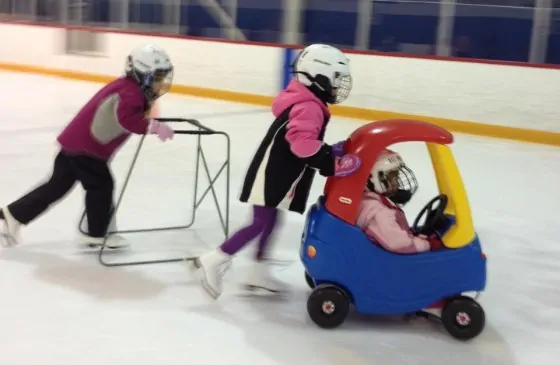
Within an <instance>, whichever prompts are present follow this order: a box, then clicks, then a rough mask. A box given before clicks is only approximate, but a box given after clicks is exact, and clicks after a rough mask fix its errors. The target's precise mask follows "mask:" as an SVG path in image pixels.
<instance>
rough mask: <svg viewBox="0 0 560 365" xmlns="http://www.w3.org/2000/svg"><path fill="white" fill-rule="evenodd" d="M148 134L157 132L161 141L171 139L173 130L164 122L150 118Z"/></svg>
mask: <svg viewBox="0 0 560 365" xmlns="http://www.w3.org/2000/svg"><path fill="white" fill-rule="evenodd" d="M148 134H157V136H158V138H159V139H160V140H162V141H164V142H165V141H166V140H168V139H173V135H174V134H175V131H174V130H173V129H172V128H171V127H170V126H168V125H167V124H165V123H162V122H158V121H157V120H152V121H151V122H150V126H149V127H148Z"/></svg>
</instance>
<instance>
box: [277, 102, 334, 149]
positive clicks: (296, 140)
mask: <svg viewBox="0 0 560 365" xmlns="http://www.w3.org/2000/svg"><path fill="white" fill-rule="evenodd" d="M324 119H325V116H324V114H323V110H322V109H321V107H320V106H319V105H317V103H315V102H313V101H307V102H303V103H299V104H296V105H294V107H293V108H292V110H291V111H290V115H289V122H288V126H287V132H286V140H287V141H288V143H289V144H290V150H291V151H292V153H293V154H294V155H296V156H297V157H300V158H306V157H310V156H313V155H314V154H316V153H317V152H319V150H320V149H321V146H322V145H323V142H322V141H320V140H319V133H321V129H322V127H323V123H324Z"/></svg>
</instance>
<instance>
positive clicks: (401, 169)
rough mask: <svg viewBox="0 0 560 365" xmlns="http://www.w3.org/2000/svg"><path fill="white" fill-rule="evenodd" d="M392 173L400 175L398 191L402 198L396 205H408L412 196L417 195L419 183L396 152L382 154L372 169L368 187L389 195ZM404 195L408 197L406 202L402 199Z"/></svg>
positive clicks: (394, 192)
mask: <svg viewBox="0 0 560 365" xmlns="http://www.w3.org/2000/svg"><path fill="white" fill-rule="evenodd" d="M391 172H397V173H398V175H397V181H398V188H397V191H398V192H399V193H400V194H399V195H400V196H399V199H398V201H395V203H397V204H406V203H407V202H408V200H410V198H411V197H412V195H414V193H416V190H417V189H418V182H417V181H416V177H415V176H414V173H413V172H412V170H410V169H409V168H408V166H406V164H405V163H404V161H403V159H402V157H401V156H400V155H399V154H398V153H396V152H395V151H391V150H389V149H385V150H383V152H381V154H380V155H379V157H378V158H377V161H375V164H374V165H373V168H372V169H371V174H370V176H369V181H368V184H367V187H368V188H369V189H370V190H372V191H375V192H376V193H378V194H382V195H385V194H387V193H388V192H390V189H389V187H390V186H389V175H390V173H391ZM397 191H393V192H392V193H393V194H396V193H397ZM403 193H404V194H403ZM403 195H406V196H407V199H406V201H403V200H404V199H400V197H402V196H403ZM391 200H394V199H391Z"/></svg>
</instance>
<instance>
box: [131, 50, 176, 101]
mask: <svg viewBox="0 0 560 365" xmlns="http://www.w3.org/2000/svg"><path fill="white" fill-rule="evenodd" d="M125 73H126V75H127V76H129V77H132V78H133V79H134V80H136V81H137V82H138V83H139V84H140V85H141V86H142V89H143V90H144V93H145V94H146V96H147V97H148V99H151V100H155V99H157V98H159V97H160V96H162V95H163V94H165V93H166V92H168V91H169V89H170V88H171V83H172V81H173V64H172V63H171V59H170V58H169V56H168V55H167V52H165V51H164V50H163V49H162V48H159V47H157V46H154V45H151V44H148V45H143V46H140V47H137V48H135V49H134V50H133V51H132V52H131V53H130V54H129V55H128V56H127V58H126V65H125Z"/></svg>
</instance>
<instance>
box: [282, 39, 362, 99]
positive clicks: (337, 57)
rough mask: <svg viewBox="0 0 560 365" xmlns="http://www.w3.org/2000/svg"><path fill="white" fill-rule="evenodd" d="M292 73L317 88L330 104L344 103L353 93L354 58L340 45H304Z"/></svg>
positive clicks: (301, 80) (322, 97)
mask: <svg viewBox="0 0 560 365" xmlns="http://www.w3.org/2000/svg"><path fill="white" fill-rule="evenodd" d="M292 72H293V73H294V74H295V75H296V76H295V77H296V80H298V81H299V82H301V83H302V84H304V85H306V86H310V87H314V88H315V89H316V91H317V92H319V93H320V94H321V99H323V100H325V101H326V102H328V103H331V104H338V103H341V102H343V101H344V100H346V98H348V95H350V90H351V89H352V75H351V74H350V60H349V59H348V57H346V55H345V54H344V53H342V52H341V51H340V50H339V49H338V48H335V47H332V46H329V45H326V44H312V45H310V46H308V47H306V48H304V49H303V50H302V51H301V52H300V53H299V55H298V56H297V58H296V59H295V60H294V63H293V65H292ZM333 89H334V90H335V91H336V94H335V93H334V92H333Z"/></svg>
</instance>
